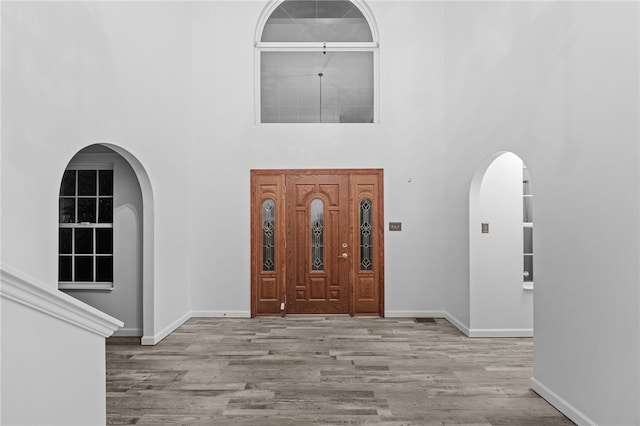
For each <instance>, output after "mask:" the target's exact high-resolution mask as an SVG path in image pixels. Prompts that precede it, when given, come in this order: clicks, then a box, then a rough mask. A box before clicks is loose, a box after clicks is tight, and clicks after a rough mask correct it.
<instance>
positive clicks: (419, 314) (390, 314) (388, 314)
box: [384, 311, 444, 318]
mask: <svg viewBox="0 0 640 426" xmlns="http://www.w3.org/2000/svg"><path fill="white" fill-rule="evenodd" d="M384 316H385V318H444V312H442V311H385V312H384Z"/></svg>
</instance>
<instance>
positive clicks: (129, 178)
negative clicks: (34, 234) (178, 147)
mask: <svg viewBox="0 0 640 426" xmlns="http://www.w3.org/2000/svg"><path fill="white" fill-rule="evenodd" d="M65 169H66V170H67V169H69V170H76V169H82V170H84V171H85V172H84V173H85V174H86V173H90V171H91V170H92V169H96V170H97V169H103V170H105V171H106V170H108V169H111V171H112V179H113V182H112V185H113V192H114V193H115V194H118V193H120V195H119V197H123V198H121V200H120V201H119V204H121V205H119V206H117V209H116V208H115V207H112V210H113V212H114V213H113V216H114V219H113V220H115V218H116V217H121V218H124V219H122V220H123V222H122V227H123V228H125V229H120V230H118V231H117V232H120V235H121V237H120V238H119V241H117V242H116V241H115V240H114V239H113V237H112V240H111V243H112V244H114V245H113V246H112V253H111V254H112V256H113V257H112V259H113V260H112V263H113V266H112V270H113V275H112V277H111V283H110V285H109V283H108V282H101V283H100V282H95V281H98V278H99V272H98V263H97V262H98V260H97V259H96V260H94V268H95V269H94V270H93V274H94V275H93V276H94V280H93V281H94V282H92V283H85V284H83V283H77V282H74V281H76V280H75V278H76V277H75V275H74V276H73V279H72V280H71V281H72V282H71V283H69V282H67V283H66V284H62V283H61V284H60V288H61V289H63V290H66V291H69V292H71V294H72V295H74V296H76V297H78V298H79V299H81V300H84V301H85V302H86V303H89V304H92V305H94V306H96V305H98V306H96V307H98V308H99V309H100V308H102V309H103V310H105V311H106V310H107V309H108V308H105V306H106V307H108V306H110V305H113V304H114V303H118V301H117V300H115V298H117V297H123V295H122V294H121V295H118V296H115V295H114V296H113V298H114V300H109V297H110V296H109V294H110V293H112V294H115V293H117V292H116V291H114V288H115V286H117V285H120V286H121V287H120V288H122V287H124V286H126V285H129V286H130V285H132V283H135V285H136V286H138V287H137V288H136V289H135V292H136V293H135V294H133V293H132V294H131V295H129V296H133V297H134V298H135V299H136V303H138V305H136V306H135V309H136V312H134V313H132V312H126V313H124V314H122V313H121V315H128V316H129V317H130V318H131V317H132V316H133V315H135V316H136V317H139V318H137V319H136V320H135V321H133V320H132V321H131V322H132V323H133V324H134V326H133V327H128V325H127V323H126V321H125V328H124V329H123V330H122V332H121V333H119V334H121V335H135V336H142V339H141V341H142V344H153V343H154V341H153V337H152V336H154V324H153V318H154V317H153V306H154V304H153V294H154V289H153V282H154V281H153V278H154V201H153V190H152V187H151V182H150V179H149V175H148V173H147V171H146V169H145V168H144V166H143V165H142V163H141V162H140V161H139V160H138V159H137V158H136V156H135V155H133V154H132V153H131V152H129V151H128V150H126V149H124V148H122V147H120V146H118V145H115V144H112V143H108V142H101V143H97V144H93V145H89V146H87V147H85V148H84V149H82V150H80V151H79V152H78V153H77V154H76V155H75V156H74V157H73V158H72V159H71V160H70V163H69V164H68V165H67V167H65ZM118 170H120V172H118ZM76 173H78V175H77V177H76V179H79V173H80V172H76ZM101 173H102V172H101V171H100V170H97V174H96V175H97V178H98V182H97V185H98V188H100V185H101V182H100V179H101V177H102V175H101ZM63 184H64V181H63ZM76 185H79V184H78V183H77V180H76ZM117 186H119V188H118V187H117ZM102 194H103V193H101V192H100V189H98V190H97V191H96V197H97V203H98V204H99V205H98V207H97V216H99V215H100V214H101V213H100V208H101V203H102V201H109V200H108V197H106V200H101V198H102V197H101V195H102ZM62 198H63V197H62V189H61V199H62ZM76 198H78V200H79V199H80V198H81V196H80V195H79V193H78V192H76ZM112 198H113V199H112V200H111V202H112V203H113V204H114V206H115V204H116V202H115V199H116V197H112ZM78 200H76V206H77V205H78V204H77V203H78V202H79V201H78ZM61 203H62V201H61ZM60 208H61V209H62V204H61V207H60ZM78 214H79V213H78ZM79 219H80V218H79V216H76V217H75V219H74V220H73V222H74V223H75V224H70V225H69V226H70V227H73V228H78V229H81V230H85V232H86V229H90V228H96V229H95V230H94V234H93V237H92V238H93V239H92V244H94V254H95V257H96V258H97V257H105V258H106V257H107V256H105V255H104V254H103V253H104V251H101V249H99V248H98V244H99V236H98V234H97V232H100V231H105V229H108V228H109V225H108V224H105V223H103V222H104V221H102V220H100V219H99V217H96V218H95V219H94V218H91V219H89V221H88V222H84V223H81V221H80V220H79ZM60 221H61V222H62V219H60ZM69 222H72V221H71V220H69ZM92 222H95V223H96V224H95V225H94V224H93V223H92ZM101 227H102V228H101ZM115 227H116V226H115V224H113V221H112V235H113V236H115V233H116V230H113V228H115ZM61 228H62V225H61ZM73 232H74V233H75V232H76V231H75V229H74V230H73ZM73 238H74V239H73V240H72V241H73V244H75V242H76V240H75V238H76V237H75V235H74V236H73ZM124 239H126V241H124ZM102 244H103V243H102ZM115 244H119V245H120V248H121V250H123V251H126V252H124V253H120V254H119V255H116V254H115V251H116V250H117V249H118V247H117V245H115ZM74 250H75V246H74ZM75 256H76V254H75V253H74V257H75ZM117 256H119V257H120V259H121V261H120V265H118V264H116V262H115V260H116V259H117ZM134 258H135V259H134ZM59 262H60V260H59ZM74 268H75V265H74ZM116 268H121V269H119V270H118V272H116ZM73 273H74V274H75V269H74V272H73ZM118 273H120V274H121V275H124V276H126V277H127V278H126V281H127V283H126V284H125V283H118V282H116V279H114V277H115V276H116V275H118ZM104 277H105V275H102V278H104ZM107 277H108V275H107ZM107 281H108V280H107ZM90 284H94V285H96V287H95V288H92V287H91V285H90ZM131 291H134V290H130V292H131ZM73 293H75V294H73ZM120 293H122V292H120ZM124 297H127V295H126V294H125V295H124ZM85 299H86V300H85ZM113 309H114V310H115V311H117V309H116V308H113ZM130 309H133V308H130ZM120 312H122V311H120ZM107 313H110V312H107ZM111 314H112V315H114V313H113V312H111ZM114 316H116V317H117V316H118V315H117V314H116V315H114ZM147 336H150V337H147Z"/></svg>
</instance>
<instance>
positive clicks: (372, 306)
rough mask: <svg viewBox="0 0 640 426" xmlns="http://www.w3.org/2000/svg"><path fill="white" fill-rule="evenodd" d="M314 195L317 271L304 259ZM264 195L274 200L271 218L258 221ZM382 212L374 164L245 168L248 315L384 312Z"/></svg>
mask: <svg viewBox="0 0 640 426" xmlns="http://www.w3.org/2000/svg"><path fill="white" fill-rule="evenodd" d="M316 198H317V199H321V200H322V201H323V203H324V210H323V212H324V213H323V218H322V224H323V228H324V229H323V231H324V232H326V234H324V237H323V238H324V240H323V241H324V243H323V244H324V247H323V256H324V265H323V269H322V270H312V268H311V265H310V258H311V222H310V219H309V218H310V216H309V215H310V203H311V201H312V200H313V199H316ZM365 199H366V200H368V202H367V203H365V204H366V205H365V207H364V208H365V210H364V211H365V216H366V217H365V221H364V225H363V224H361V220H362V218H361V203H362V202H363V200H365ZM266 200H273V201H274V202H275V218H273V219H269V220H270V221H271V222H270V221H269V220H267V221H266V222H264V221H263V211H262V209H263V203H264V202H265V201H266ZM383 214H384V206H383V170H382V169H301V170H298V169H277V170H251V316H252V317H255V316H284V315H286V314H287V313H308V314H331V313H348V314H350V315H352V316H353V315H371V316H384V216H383ZM263 222H264V223H263ZM272 227H273V232H274V236H275V237H274V238H271V237H269V235H270V234H269V232H270V231H271V228H272ZM363 230H364V231H363ZM363 232H364V234H362V233H363ZM362 235H365V237H362ZM270 238H271V239H270ZM362 238H364V239H362ZM272 243H273V245H274V247H273V252H272V253H273V254H267V253H271V252H270V251H269V250H270V245H271V244H272ZM361 246H362V247H361ZM362 250H364V251H362ZM307 252H308V253H307ZM363 253H364V254H363ZM345 254H346V257H343V256H344V255H345ZM265 256H267V257H269V256H271V257H274V262H273V266H271V265H270V262H269V261H267V262H266V263H265ZM363 256H365V257H366V259H365V261H364V262H363V259H362V257H363ZM271 257H269V259H271ZM265 265H266V266H265ZM363 265H364V266H363ZM327 280H329V281H327Z"/></svg>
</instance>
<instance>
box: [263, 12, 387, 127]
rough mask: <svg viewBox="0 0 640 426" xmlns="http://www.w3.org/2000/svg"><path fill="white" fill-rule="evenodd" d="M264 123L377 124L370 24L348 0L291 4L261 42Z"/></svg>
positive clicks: (275, 14) (273, 20)
mask: <svg viewBox="0 0 640 426" xmlns="http://www.w3.org/2000/svg"><path fill="white" fill-rule="evenodd" d="M256 47H257V48H258V52H259V55H258V60H259V62H260V67H259V70H260V121H261V122H262V123H373V122H375V121H376V115H375V114H376V111H375V104H376V100H375V98H376V96H375V90H374V89H375V86H376V84H375V80H376V73H375V66H374V65H375V63H376V60H375V56H376V55H377V50H378V43H377V40H376V39H375V37H374V32H373V31H372V28H371V26H370V25H369V21H368V20H367V18H366V17H365V15H364V14H363V12H362V10H360V9H359V8H358V7H357V6H356V4H355V3H353V2H351V1H348V0H286V1H283V2H282V3H280V4H279V6H278V7H277V8H275V9H274V10H273V12H272V13H271V15H270V16H269V18H268V19H267V21H266V22H265V25H264V28H263V30H262V34H261V38H260V40H258V41H257V42H256Z"/></svg>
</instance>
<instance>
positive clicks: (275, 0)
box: [253, 0, 380, 126]
mask: <svg viewBox="0 0 640 426" xmlns="http://www.w3.org/2000/svg"><path fill="white" fill-rule="evenodd" d="M284 1H285V0H272V1H271V2H269V4H268V5H267V6H266V7H265V9H264V10H263V11H262V14H261V15H260V19H259V20H258V25H257V27H256V32H255V34H254V61H253V63H254V70H253V74H254V84H253V87H254V117H255V123H256V124H257V125H265V126H278V125H280V126H282V125H284V126H292V125H294V126H295V125H298V126H300V125H306V126H309V125H313V124H317V125H331V124H333V125H340V126H345V125H352V126H362V125H371V124H374V125H375V124H379V123H380V74H379V69H380V59H379V47H380V38H379V36H378V25H377V24H376V21H375V19H374V17H373V13H372V12H371V10H370V9H369V7H368V6H367V4H366V3H365V2H363V1H361V0H349V1H350V2H351V3H353V4H354V5H355V6H356V7H357V8H358V9H359V10H360V12H362V15H363V16H364V18H365V19H366V21H367V23H368V24H369V29H370V30H371V37H372V39H373V42H326V43H324V42H301V43H296V42H262V41H260V40H261V39H262V32H263V31H264V26H265V24H266V23H267V20H268V19H269V17H270V16H271V14H272V13H273V12H274V11H275V10H276V8H277V7H278V6H280V4H281V3H283V2H284ZM287 51H289V52H325V51H326V52H355V51H358V52H367V51H369V52H373V123H263V122H262V97H261V90H260V89H261V86H260V82H261V79H260V77H261V76H260V70H261V63H260V59H261V53H262V52H287Z"/></svg>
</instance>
